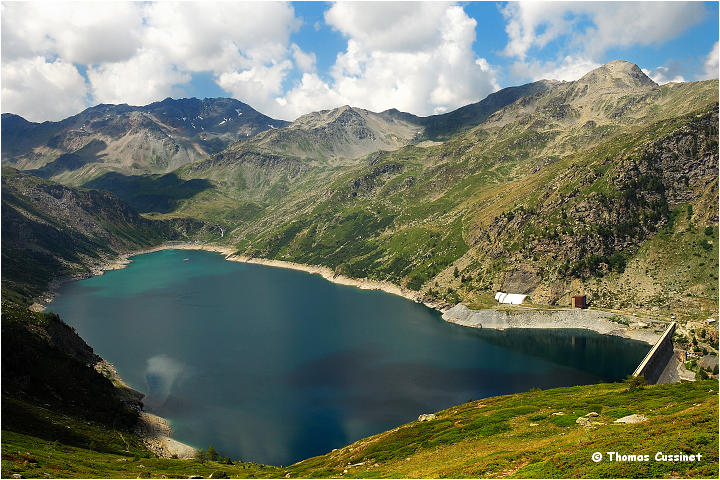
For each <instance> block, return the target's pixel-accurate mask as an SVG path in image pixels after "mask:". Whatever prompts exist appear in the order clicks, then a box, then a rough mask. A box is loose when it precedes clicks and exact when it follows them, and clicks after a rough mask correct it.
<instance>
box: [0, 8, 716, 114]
mask: <svg viewBox="0 0 720 480" xmlns="http://www.w3.org/2000/svg"><path fill="white" fill-rule="evenodd" d="M718 35H719V34H718V3H716V2H705V3H703V2H692V3H677V2H662V3H638V2H632V3H609V2H564V3H560V2H546V3H541V2H521V3H517V2H509V3H508V2H459V3H439V2H431V3H415V2H401V3H393V2H379V3H371V2H360V3H349V2H341V3H331V2H296V3H280V2H253V3H243V2H222V3H211V2H202V3H197V2H181V3H177V4H176V3H172V2H95V3H92V4H77V3H69V4H62V3H59V2H57V3H56V2H54V3H52V4H49V3H45V2H42V3H33V2H23V3H15V2H13V3H3V4H2V80H3V84H2V97H1V98H2V111H3V112H13V113H18V114H20V115H23V116H25V117H26V118H28V119H30V120H34V121H42V120H58V119H60V118H64V117H66V116H69V115H72V114H74V113H77V112H79V111H81V110H82V109H84V108H86V107H88V106H91V105H94V104H97V103H129V104H135V105H142V104H147V103H150V102H153V101H158V100H162V99H163V98H165V97H168V96H171V97H174V98H179V97H188V96H195V97H200V98H202V97H216V96H232V97H234V98H237V99H239V100H241V101H244V102H246V103H248V104H250V105H251V106H253V107H254V108H256V109H257V110H259V111H261V112H263V113H266V114H268V115H271V116H274V117H276V118H283V119H288V120H292V119H294V118H296V117H297V116H299V115H301V114H303V113H307V112H309V111H313V110H319V109H323V108H333V107H337V106H340V105H343V104H351V105H354V106H358V107H363V108H368V109H371V110H375V111H379V110H384V109H387V108H398V109H400V110H405V111H409V112H412V113H415V114H419V115H430V114H434V113H442V112H445V111H449V110H452V109H454V108H458V107H460V106H462V105H465V104H468V103H472V102H475V101H478V100H480V99H482V98H484V97H485V96H487V95H488V94H489V93H492V92H493V91H495V90H497V89H499V88H504V87H507V86H513V85H519V84H522V83H527V82H529V81H534V80H538V79H540V78H554V79H559V80H567V81H570V80H574V79H577V78H579V77H580V76H582V75H583V74H585V73H586V72H587V71H589V70H591V69H592V68H595V67H597V66H599V65H602V64H603V63H606V62H608V61H610V60H614V59H623V60H628V61H630V62H633V63H636V64H638V65H639V66H640V67H641V68H642V69H643V70H644V71H645V72H646V73H647V74H648V75H649V76H650V77H651V78H653V79H654V80H655V81H656V82H658V83H666V82H668V81H694V80H701V79H707V78H717V74H718Z"/></svg>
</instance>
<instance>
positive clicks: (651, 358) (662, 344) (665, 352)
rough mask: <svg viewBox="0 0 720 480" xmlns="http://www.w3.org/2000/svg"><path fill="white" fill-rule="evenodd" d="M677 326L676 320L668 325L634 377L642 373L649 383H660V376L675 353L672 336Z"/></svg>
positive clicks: (634, 373) (636, 370)
mask: <svg viewBox="0 0 720 480" xmlns="http://www.w3.org/2000/svg"><path fill="white" fill-rule="evenodd" d="M675 326H676V324H675V322H672V323H671V324H670V325H668V327H667V329H666V330H665V332H663V334H662V336H661V337H660V339H659V340H658V341H657V342H656V343H655V345H653V347H652V348H651V349H650V351H649V352H648V354H647V355H645V358H644V359H643V360H642V362H640V365H638V367H637V368H636V369H635V371H634V372H633V377H638V376H641V375H642V376H643V377H645V380H646V381H647V383H649V384H655V383H658V380H660V376H661V375H662V373H663V371H664V370H665V368H666V367H667V365H668V362H670V360H672V358H673V355H674V352H673V343H672V336H673V333H675Z"/></svg>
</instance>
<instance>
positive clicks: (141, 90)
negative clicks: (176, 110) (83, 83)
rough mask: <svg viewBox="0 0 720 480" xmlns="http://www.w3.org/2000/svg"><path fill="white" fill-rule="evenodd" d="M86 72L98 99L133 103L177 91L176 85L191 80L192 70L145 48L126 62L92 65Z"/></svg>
mask: <svg viewBox="0 0 720 480" xmlns="http://www.w3.org/2000/svg"><path fill="white" fill-rule="evenodd" d="M87 76H88V79H89V80H90V85H91V92H92V96H93V99H94V101H95V102H97V103H128V104H130V105H146V104H148V103H152V102H153V101H156V100H160V99H162V98H165V97H167V96H169V95H171V94H172V93H175V92H174V89H175V88H177V87H175V85H178V84H182V83H186V82H189V81H190V74H188V73H185V72H181V71H178V69H177V68H176V67H174V66H173V65H172V64H170V63H168V62H167V61H166V60H165V58H164V57H162V56H161V55H160V54H159V53H157V52H154V51H152V50H150V51H146V50H142V51H141V52H140V53H138V55H135V56H134V57H132V58H130V59H129V60H126V61H124V62H112V63H109V62H106V63H103V64H101V65H99V66H97V67H91V68H89V69H88V71H87Z"/></svg>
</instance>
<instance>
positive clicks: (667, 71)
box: [642, 65, 685, 85]
mask: <svg viewBox="0 0 720 480" xmlns="http://www.w3.org/2000/svg"><path fill="white" fill-rule="evenodd" d="M674 70H675V69H671V68H670V67H665V66H662V65H661V66H659V67H655V68H653V69H652V70H649V69H647V68H643V69H642V71H643V73H645V75H647V76H648V77H650V78H651V79H652V81H653V82H655V83H657V84H658V85H663V84H665V83H669V82H684V81H685V78H684V77H683V76H682V75H680V74H679V73H677V72H676V71H674Z"/></svg>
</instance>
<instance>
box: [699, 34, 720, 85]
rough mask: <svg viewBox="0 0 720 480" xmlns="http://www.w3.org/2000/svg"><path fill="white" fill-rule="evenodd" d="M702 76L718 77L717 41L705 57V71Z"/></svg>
mask: <svg viewBox="0 0 720 480" xmlns="http://www.w3.org/2000/svg"><path fill="white" fill-rule="evenodd" d="M703 73H704V75H703V77H702V78H718V42H715V45H713V48H712V50H710V53H708V54H707V57H705V71H704V72H703Z"/></svg>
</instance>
